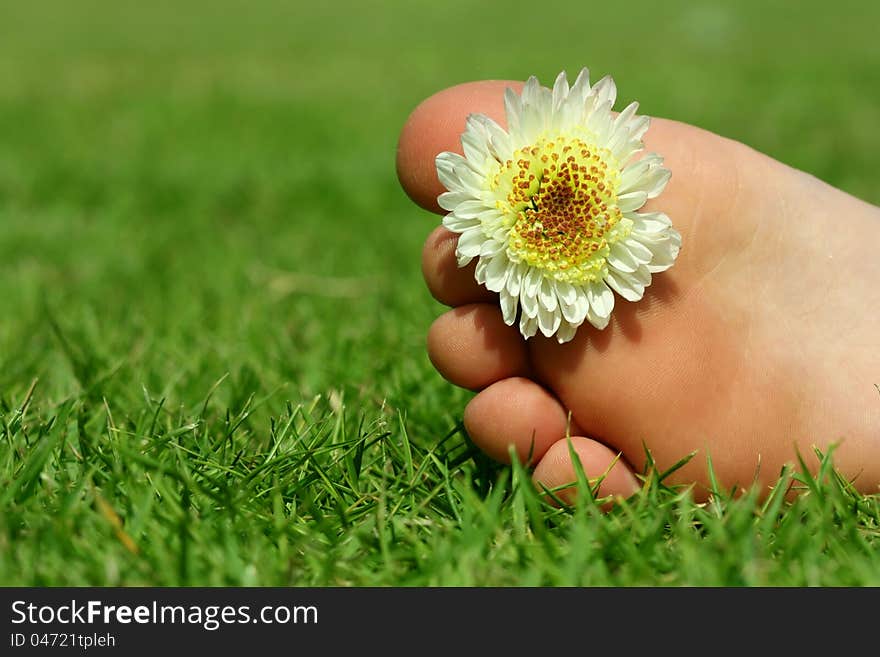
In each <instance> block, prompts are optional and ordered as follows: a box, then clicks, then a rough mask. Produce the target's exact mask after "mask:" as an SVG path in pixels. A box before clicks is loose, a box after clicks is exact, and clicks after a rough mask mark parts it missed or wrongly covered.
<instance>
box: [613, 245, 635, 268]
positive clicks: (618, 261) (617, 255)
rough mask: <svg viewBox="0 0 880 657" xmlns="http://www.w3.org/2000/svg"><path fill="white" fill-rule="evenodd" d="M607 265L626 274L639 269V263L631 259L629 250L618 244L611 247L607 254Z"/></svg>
mask: <svg viewBox="0 0 880 657" xmlns="http://www.w3.org/2000/svg"><path fill="white" fill-rule="evenodd" d="M608 264H609V265H611V266H612V267H614V268H615V269H617V270H619V271H624V272H628V273H632V272H634V271H635V270H636V269H638V268H639V263H638V262H636V259H635V258H633V257H632V255H631V254H630V252H629V249H627V248H626V246H624V245H623V244H621V243H620V242H618V243H617V244H615V245H614V246H612V247H611V251H610V252H609V253H608Z"/></svg>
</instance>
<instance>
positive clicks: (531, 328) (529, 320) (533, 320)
mask: <svg viewBox="0 0 880 657" xmlns="http://www.w3.org/2000/svg"><path fill="white" fill-rule="evenodd" d="M519 332H520V333H522V335H523V337H524V338H526V339H528V338H530V337H532V336H533V335H535V333H537V332H538V318H537V317H526V316H525V315H522V316H521V317H520V318H519Z"/></svg>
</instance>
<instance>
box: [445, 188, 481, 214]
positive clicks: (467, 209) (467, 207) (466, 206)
mask: <svg viewBox="0 0 880 657" xmlns="http://www.w3.org/2000/svg"><path fill="white" fill-rule="evenodd" d="M447 193H451V192H447ZM441 196H445V194H441ZM438 203H439V199H438ZM441 207H443V206H441ZM449 209H450V210H453V211H454V212H455V215H456V216H457V217H459V218H461V219H476V218H477V217H478V216H480V214H481V213H483V212H485V211H486V206H485V205H484V204H483V202H482V201H476V200H473V199H468V200H465V201H462V202H461V203H459V204H458V205H456V206H455V207H454V208H449Z"/></svg>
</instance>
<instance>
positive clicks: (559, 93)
mask: <svg viewBox="0 0 880 657" xmlns="http://www.w3.org/2000/svg"><path fill="white" fill-rule="evenodd" d="M566 98H568V78H567V77H566V75H565V71H562V72H561V73H560V74H559V75H557V76H556V82H554V83H553V110H554V111H558V110H559V108H560V107H562V103H564V102H565V99H566Z"/></svg>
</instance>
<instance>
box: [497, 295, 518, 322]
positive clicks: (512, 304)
mask: <svg viewBox="0 0 880 657" xmlns="http://www.w3.org/2000/svg"><path fill="white" fill-rule="evenodd" d="M498 298H499V300H500V301H501V316H502V317H503V318H504V323H505V324H507V325H508V326H513V323H514V322H515V321H516V311H517V308H518V307H519V298H518V297H515V296H513V295H512V294H508V292H507V290H501V294H500V295H499V296H498Z"/></svg>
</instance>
